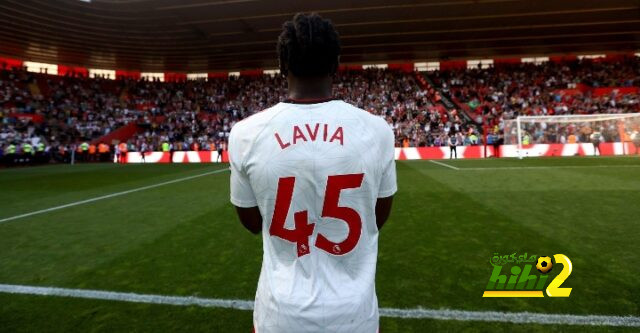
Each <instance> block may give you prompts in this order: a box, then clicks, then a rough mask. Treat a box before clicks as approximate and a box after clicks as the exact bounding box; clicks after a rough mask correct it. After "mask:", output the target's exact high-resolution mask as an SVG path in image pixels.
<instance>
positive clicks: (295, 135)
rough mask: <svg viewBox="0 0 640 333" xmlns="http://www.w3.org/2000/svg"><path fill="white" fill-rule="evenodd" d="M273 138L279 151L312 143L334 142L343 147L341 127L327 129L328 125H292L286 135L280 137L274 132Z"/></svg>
mask: <svg viewBox="0 0 640 333" xmlns="http://www.w3.org/2000/svg"><path fill="white" fill-rule="evenodd" d="M274 136H275V138H276V141H277V142H278V145H280V148H281V149H286V148H288V147H289V146H291V145H295V144H298V143H303V142H313V141H324V142H329V143H332V142H335V143H339V144H340V145H341V146H342V145H344V131H343V130H342V126H338V128H335V129H333V128H329V125H328V124H320V123H315V124H304V125H294V126H293V127H292V129H291V132H289V133H288V134H283V135H280V134H279V133H278V132H276V133H274Z"/></svg>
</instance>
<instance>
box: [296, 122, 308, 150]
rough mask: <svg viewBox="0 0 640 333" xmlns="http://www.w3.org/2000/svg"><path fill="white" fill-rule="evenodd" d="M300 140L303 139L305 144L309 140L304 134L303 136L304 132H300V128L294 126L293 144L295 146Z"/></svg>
mask: <svg viewBox="0 0 640 333" xmlns="http://www.w3.org/2000/svg"><path fill="white" fill-rule="evenodd" d="M298 139H302V140H304V141H305V142H306V141H307V138H305V137H304V134H302V131H301V130H300V127H298V126H294V127H293V144H294V145H295V144H296V143H297V142H298Z"/></svg>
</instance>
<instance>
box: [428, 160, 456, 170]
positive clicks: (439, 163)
mask: <svg viewBox="0 0 640 333" xmlns="http://www.w3.org/2000/svg"><path fill="white" fill-rule="evenodd" d="M429 162H431V163H435V164H437V165H441V166H443V167H447V168H449V169H453V170H460V168H458V167H454V166H453V165H449V164H446V163H442V162H438V161H434V160H429Z"/></svg>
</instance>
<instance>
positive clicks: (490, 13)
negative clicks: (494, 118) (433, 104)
mask: <svg viewBox="0 0 640 333" xmlns="http://www.w3.org/2000/svg"><path fill="white" fill-rule="evenodd" d="M298 11H305V12H311V11H315V12H318V13H320V14H322V15H323V16H325V17H327V18H330V19H332V20H333V22H334V23H335V24H336V26H337V28H338V31H339V32H340V34H341V37H342V42H343V55H342V61H343V62H344V63H375V62H402V61H414V60H416V61H426V60H429V59H455V58H474V57H476V58H480V57H499V56H514V55H538V54H539V55H543V54H545V55H546V54H562V53H568V52H569V53H574V54H575V53H578V52H601V51H637V50H638V49H640V24H639V23H640V1H637V0H607V1H597V0H577V1H576V0H571V1H567V0H537V1H518V0H429V1H415V0H405V1H389V0H366V1H344V0H304V1H261V0H216V1H207V0H92V1H90V2H85V1H79V0H57V1H51V0H3V1H2V2H0V27H1V28H0V54H2V55H5V56H13V57H18V58H21V59H24V60H31V61H40V62H48V63H58V64H65V65H80V66H86V67H92V68H106V69H116V68H117V69H132V70H145V71H182V72H186V71H188V72H196V71H212V70H236V69H251V68H274V67H276V59H275V57H276V55H275V40H276V37H277V36H278V34H279V31H280V27H281V25H282V23H283V22H284V21H285V20H287V19H290V18H291V17H292V15H293V14H294V13H296V12H298Z"/></svg>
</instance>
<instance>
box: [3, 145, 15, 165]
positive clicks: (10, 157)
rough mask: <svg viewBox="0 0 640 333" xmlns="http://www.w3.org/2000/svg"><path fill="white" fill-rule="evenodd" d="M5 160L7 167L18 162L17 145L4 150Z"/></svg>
mask: <svg viewBox="0 0 640 333" xmlns="http://www.w3.org/2000/svg"><path fill="white" fill-rule="evenodd" d="M4 160H5V163H6V164H7V165H12V164H13V163H15V161H16V145H15V144H13V143H11V144H9V146H8V147H7V149H5V150H4Z"/></svg>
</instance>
